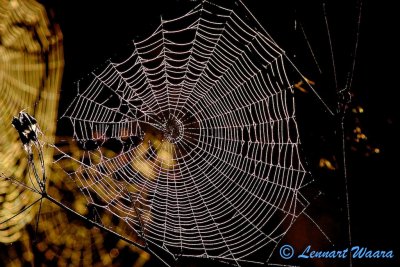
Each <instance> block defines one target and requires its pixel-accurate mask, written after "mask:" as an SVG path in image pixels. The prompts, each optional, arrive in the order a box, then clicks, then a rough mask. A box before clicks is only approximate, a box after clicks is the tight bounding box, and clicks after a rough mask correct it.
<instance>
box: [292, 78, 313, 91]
mask: <svg viewBox="0 0 400 267" xmlns="http://www.w3.org/2000/svg"><path fill="white" fill-rule="evenodd" d="M303 79H304V81H305V82H306V83H307V84H308V86H309V85H315V82H314V81H312V80H309V79H307V78H306V77H303ZM303 84H304V82H303V81H299V82H298V83H295V84H294V85H293V87H294V88H296V89H298V90H299V91H300V92H302V93H308V90H307V89H305V88H303V87H302V86H303Z"/></svg>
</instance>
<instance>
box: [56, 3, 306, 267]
mask: <svg viewBox="0 0 400 267" xmlns="http://www.w3.org/2000/svg"><path fill="white" fill-rule="evenodd" d="M258 27H259V24H258V23H257V21H256V20H255V19H254V17H252V15H251V14H250V13H248V10H247V9H246V8H245V7H244V6H242V3H241V2H235V3H234V2H232V3H231V5H226V3H225V6H221V5H218V4H216V3H210V2H208V1H204V2H202V3H201V4H199V5H198V6H196V7H195V8H194V9H192V10H191V11H190V12H188V13H186V14H185V15H183V16H181V17H179V18H176V19H171V20H165V19H162V20H161V25H160V26H159V27H158V28H157V29H156V30H155V32H154V33H153V34H152V35H150V36H149V37H148V38H146V39H144V40H142V41H135V42H134V48H133V52H132V53H131V54H130V55H129V56H128V57H126V58H125V60H122V61H120V62H112V61H109V62H107V63H106V64H105V66H103V67H102V68H101V70H96V71H94V72H93V73H91V74H90V79H85V80H80V81H79V82H78V95H77V96H76V98H75V99H74V100H73V101H72V103H71V105H70V106H69V108H68V109H67V111H66V113H65V114H64V117H66V118H68V119H70V121H71V122H72V125H73V127H74V137H75V139H76V140H77V141H78V142H79V143H80V144H81V145H82V146H83V148H84V149H85V150H86V152H85V156H84V157H82V158H78V159H73V158H72V157H71V156H69V155H67V154H65V155H64V156H63V158H64V159H65V158H69V159H70V160H72V161H73V162H75V165H76V168H75V170H74V171H72V172H70V173H69V175H70V176H71V178H73V179H74V180H75V181H76V182H77V184H78V186H79V187H80V189H81V190H82V192H83V194H84V195H85V196H86V199H87V201H88V203H89V204H90V205H92V206H93V207H95V209H96V210H102V211H106V212H111V213H112V214H113V215H114V216H117V217H118V218H119V219H121V220H122V221H124V222H126V224H127V226H128V228H130V229H132V230H133V233H135V237H132V240H133V241H134V242H136V243H138V244H140V245H143V246H145V247H148V248H158V250H159V251H163V253H165V255H170V256H172V257H173V258H175V259H177V258H179V257H204V258H211V259H215V260H220V261H224V262H229V263H231V264H235V265H240V264H242V263H244V262H259V263H263V262H266V261H267V262H268V259H269V257H270V255H271V254H272V253H273V251H274V249H275V247H276V246H277V244H278V243H279V241H280V240H281V238H282V237H283V236H284V235H285V233H286V232H287V230H288V229H289V228H290V226H291V225H292V223H293V222H294V220H295V219H296V218H297V217H298V216H299V214H300V213H301V212H302V211H303V210H304V209H305V207H306V206H307V205H308V202H307V200H306V199H305V198H304V197H303V196H302V194H301V193H300V189H301V188H302V187H303V186H304V185H305V184H306V181H305V180H306V177H307V176H306V173H307V172H306V171H305V169H304V167H303V164H302V160H301V157H300V155H299V147H298V146H299V137H298V131H297V124H296V120H295V112H294V102H293V95H292V87H291V85H290V83H289V81H288V78H287V74H286V71H285V64H286V63H287V62H285V61H286V57H285V55H284V51H283V50H282V49H281V48H280V47H278V45H277V44H276V43H275V42H274V41H273V40H272V39H270V37H269V35H268V34H266V33H263V32H262V31H261V29H259V28H258ZM103 147H112V148H113V149H114V151H115V153H114V154H112V155H105V154H104V153H103V152H102V151H103V150H102V148H103ZM162 257H164V256H162Z"/></svg>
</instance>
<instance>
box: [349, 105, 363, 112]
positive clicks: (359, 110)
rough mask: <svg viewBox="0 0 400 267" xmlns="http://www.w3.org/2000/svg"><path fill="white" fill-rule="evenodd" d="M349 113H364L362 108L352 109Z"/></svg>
mask: <svg viewBox="0 0 400 267" xmlns="http://www.w3.org/2000/svg"><path fill="white" fill-rule="evenodd" d="M351 112H353V113H364V108H363V107H361V106H357V107H355V108H352V109H351Z"/></svg>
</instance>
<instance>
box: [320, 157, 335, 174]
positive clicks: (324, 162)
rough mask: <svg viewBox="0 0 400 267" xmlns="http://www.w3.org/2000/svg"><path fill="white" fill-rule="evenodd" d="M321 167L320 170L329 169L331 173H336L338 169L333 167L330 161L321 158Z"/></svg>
mask: <svg viewBox="0 0 400 267" xmlns="http://www.w3.org/2000/svg"><path fill="white" fill-rule="evenodd" d="M319 167H320V168H325V169H328V170H330V171H334V170H335V169H336V168H335V167H334V166H333V165H332V163H331V162H330V161H329V160H327V159H325V158H321V159H320V160H319Z"/></svg>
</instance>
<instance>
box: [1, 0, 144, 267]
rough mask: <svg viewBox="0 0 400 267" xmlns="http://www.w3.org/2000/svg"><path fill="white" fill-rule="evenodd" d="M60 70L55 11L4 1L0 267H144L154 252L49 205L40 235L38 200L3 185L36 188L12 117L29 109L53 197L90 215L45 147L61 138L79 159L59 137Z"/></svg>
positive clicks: (26, 0)
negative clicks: (39, 134)
mask: <svg viewBox="0 0 400 267" xmlns="http://www.w3.org/2000/svg"><path fill="white" fill-rule="evenodd" d="M63 67H64V55H63V35H62V32H61V29H60V27H59V26H58V24H57V23H55V21H54V20H53V14H52V10H50V12H49V10H47V9H46V7H45V6H43V5H42V4H40V3H38V2H36V1H33V0H11V1H9V0H0V84H1V85H0V91H1V94H0V109H1V112H0V121H1V123H0V133H1V134H0V173H1V176H2V179H0V223H1V222H3V221H6V220H7V222H5V223H2V224H0V266H121V265H123V266H134V267H141V266H143V265H144V264H145V263H146V262H148V261H149V259H150V256H149V254H147V253H145V252H143V251H141V250H139V249H137V248H136V247H134V246H131V245H128V244H127V243H126V242H123V241H121V240H118V239H116V238H114V237H112V236H110V235H109V234H108V235H107V234H105V233H102V232H101V231H100V230H99V229H97V228H93V227H89V226H88V225H86V224H85V222H82V221H80V220H77V219H75V218H71V217H70V216H69V215H68V214H67V213H66V212H65V211H63V210H61V209H60V208H59V207H58V206H55V205H53V204H51V203H48V202H46V201H44V202H43V208H42V210H41V212H40V214H39V217H38V219H39V221H38V224H37V225H38V228H37V230H36V223H37V217H36V215H37V213H38V210H39V202H38V203H37V204H35V205H33V206H32V207H31V208H28V207H29V205H30V204H32V203H33V202H34V201H35V200H37V199H39V198H40V195H38V194H37V193H35V192H32V191H30V190H28V189H26V188H24V187H22V186H19V185H18V184H16V183H12V182H10V181H9V180H8V179H4V178H6V177H11V178H13V179H15V180H16V181H18V182H21V183H22V184H27V185H28V186H29V185H30V186H32V183H31V179H30V177H29V175H30V174H29V171H28V161H27V154H26V152H25V151H24V150H23V147H22V144H21V142H20V141H19V140H18V133H17V132H16V131H15V130H14V129H13V127H12V126H11V120H12V118H13V116H16V115H17V114H18V113H19V112H20V111H26V112H27V113H29V114H31V115H32V116H33V117H35V118H36V119H37V121H38V125H39V126H40V128H41V131H42V132H43V136H42V138H43V139H44V142H43V144H42V145H43V151H44V152H43V155H44V161H45V165H46V166H45V168H46V173H47V177H49V179H47V188H48V193H49V195H51V196H53V197H54V198H55V199H58V200H61V201H63V202H64V203H66V204H68V205H69V206H70V207H72V208H73V209H75V210H76V211H78V212H80V213H81V214H83V215H88V212H89V211H88V209H87V205H86V200H85V199H84V197H83V195H82V194H81V192H80V191H79V189H78V188H77V187H76V185H75V183H74V182H73V181H72V180H71V179H70V177H68V175H67V174H66V173H65V172H64V171H63V170H61V169H60V168H58V167H57V165H55V164H52V163H53V157H54V156H57V155H54V150H53V149H52V148H51V147H50V146H47V145H46V144H53V143H56V142H60V140H62V142H63V144H62V145H61V146H60V147H61V148H62V149H63V152H66V153H70V154H79V153H81V151H80V150H79V148H78V147H76V146H74V145H73V142H72V140H71V138H69V137H56V125H57V117H58V115H57V110H58V102H59V95H60V87H61V81H62V74H63ZM58 163H59V164H60V162H58ZM61 163H62V162H61ZM64 167H66V168H68V166H64ZM27 208H28V209H27ZM25 209H26V210H25ZM101 220H102V222H104V223H106V224H107V225H113V227H115V229H117V228H118V224H119V222H118V221H116V220H112V218H111V217H110V215H107V214H104V215H103V214H102V215H101Z"/></svg>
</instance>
